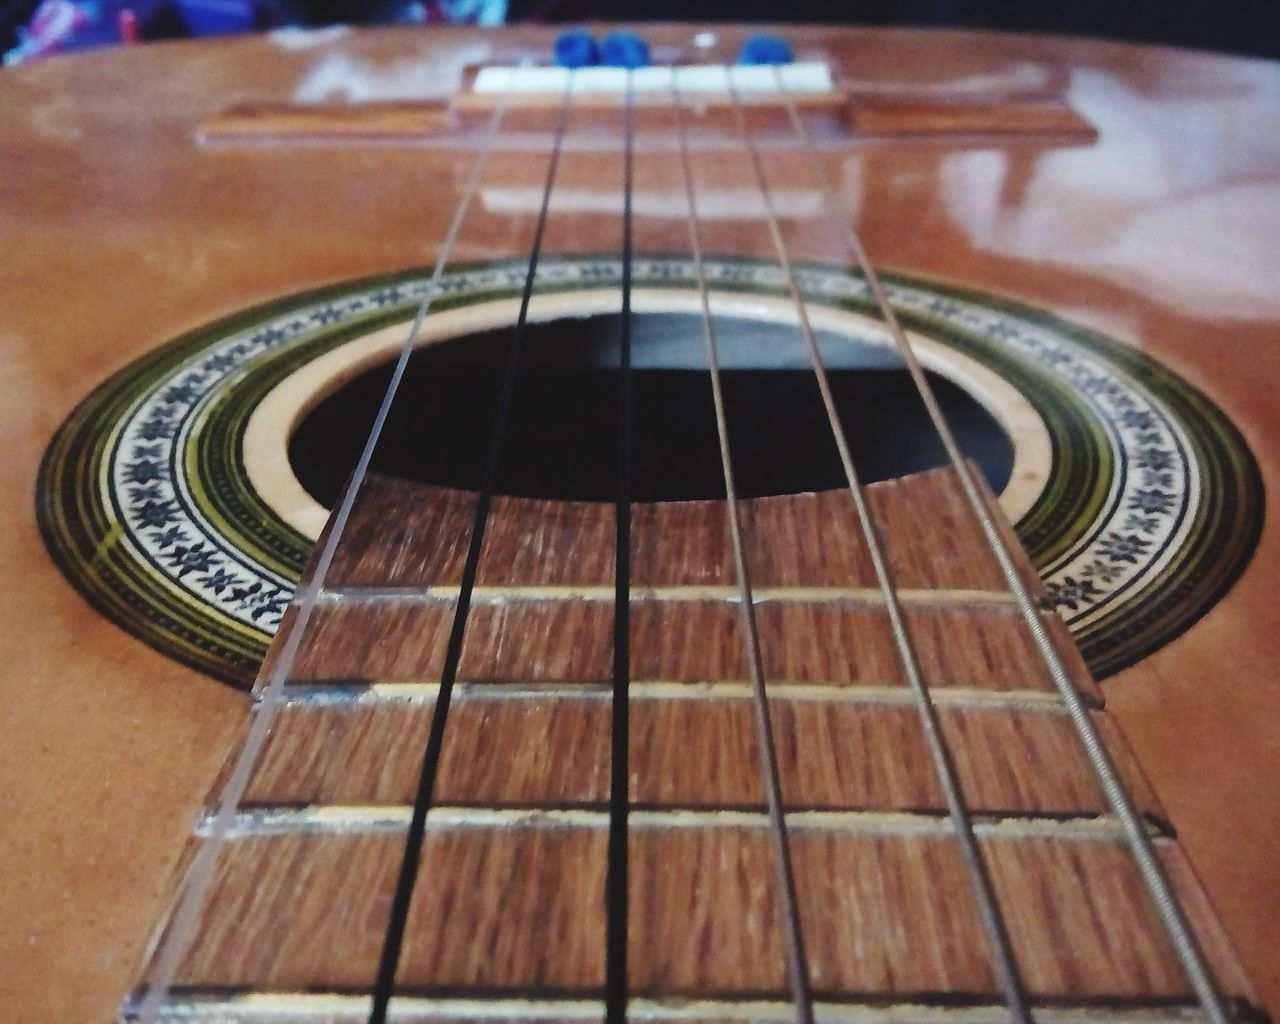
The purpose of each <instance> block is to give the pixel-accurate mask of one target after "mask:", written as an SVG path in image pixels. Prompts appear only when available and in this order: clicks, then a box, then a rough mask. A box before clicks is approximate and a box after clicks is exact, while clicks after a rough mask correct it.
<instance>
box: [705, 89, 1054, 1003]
mask: <svg viewBox="0 0 1280 1024" xmlns="http://www.w3.org/2000/svg"><path fill="white" fill-rule="evenodd" d="M780 77H781V76H779V78H780ZM729 96H730V99H731V101H732V104H733V112H734V120H735V124H736V126H737V129H738V133H739V135H740V136H741V137H742V140H743V143H744V144H745V146H746V150H747V154H748V156H749V158H750V162H751V166H752V168H753V170H754V173H755V178H756V181H757V183H758V185H759V188H760V194H761V197H762V199H763V201H764V208H765V215H766V218H767V221H768V226H769V234H770V236H771V237H772V239H773V245H774V249H775V250H776V251H777V255H778V261H779V263H780V264H781V266H782V271H783V275H784V277H785V278H786V281H787V288H788V290H789V291H790V294H791V300H792V304H793V305H794V306H795V310H796V314H797V316H798V318H799V323H800V333H801V336H802V337H803V339H804V344H805V348H806V350H807V352H808V355H809V361H810V362H811V364H812V365H813V371H814V376H815V378H816V380H817V384H818V390H819V392H820V393H821V396H822V404H823V407H824V408H825V410H826V414H827V420H828V422H829V424H830V426H831V432H832V437H833V438H834V440H835V444H836V449H837V451H838V452H839V455H840V463H841V465H842V466H843V468H844V473H845V478H846V480H847V481H848V485H849V493H850V494H851V495H852V497H853V502H854V507H855V508H856V510H857V514H858V522H859V524H860V526H861V529H862V533H863V537H864V538H865V539H866V542H867V550H868V553H869V554H870V556H871V564H872V566H873V567H874V569H875V574H876V579H877V581H878V583H879V586H880V590H881V592H882V593H883V595H884V602H885V610H886V612H887V613H888V616H889V623H890V628H891V629H892V631H893V638H894V643H895V645H896V647H897V650H898V655H899V658H900V659H901V661H902V666H903V669H904V671H905V673H906V676H907V682H908V685H909V686H910V688H911V693H912V697H913V698H914V700H915V704H916V709H917V711H918V713H919V716H920V724H921V727H922V731H923V732H924V736H925V741H926V743H927V744H928V747H929V754H930V757H931V759H932V760H933V764H934V769H935V772H936V774H937V776H938V781H939V783H940V784H941V786H942V791H943V796H944V798H945V800H946V804H947V813H948V815H949V816H950V818H951V823H952V827H953V828H954V830H955V833H956V839H957V841H958V843H959V846H960V853H961V856H962V857H963V858H964V862H965V867H966V868H967V870H968V874H969V879H970V883H971V884H972V886H973V895H974V899H975V902H976V904H977V909H978V915H979V918H980V919H981V921H982V926H983V930H984V932H985V933H986V936H987V942H988V945H989V946H990V951H991V955H992V964H993V966H994V968H995V972H996V977H997V980H998V982H999V984H1000V987H1001V988H1002V989H1003V991H1004V995H1005V1004H1006V1005H1007V1006H1008V1007H1009V1012H1010V1014H1011V1015H1012V1017H1013V1019H1014V1021H1015V1022H1017V1024H1030V1021H1031V1011H1030V1009H1029V1007H1028V1005H1027V999H1026V993H1025V991H1024V990H1023V985H1022V979H1021V978H1020V976H1019V974H1018V968H1017V964H1016V961H1015V960H1014V956H1013V948H1012V944H1011V942H1010V941H1009V933H1008V929H1007V927H1006V926H1005V922H1004V918H1003V916H1002V915H1001V913H1000V908H999V906H998V905H997V903H996V899H995V892H994V889H993V887H992V883H991V876H990V872H989V870H988V868H987V864H986V861H985V860H984V858H983V856H982V852H981V850H980V849H979V848H978V842H977V839H976V838H975V837H974V834H973V823H972V821H971V820H970V818H969V812H968V809H967V808H966V807H965V803H964V797H963V794H962V793H961V790H960V784H959V781H958V779H957V778H956V772H955V765H954V763H953V761H952V757H951V752H950V750H949V749H948V746H947V743H946V740H945V739H944V738H943V735H942V727H941V724H940V722H939V721H938V712H937V709H936V707H935V706H934V703H933V698H932V696H931V695H930V693H929V686H928V684H927V683H926V682H925V680H924V675H923V673H921V671H920V664H919V660H918V659H917V657H916V652H915V647H914V645H913V644H912V641H911V635H910V633H909V632H908V631H907V627H906V621H905V619H904V617H903V614H902V606H901V604H900V603H899V601H898V593H897V589H896V587H895V584H894V582H893V579H892V575H891V573H890V570H889V565H888V561H887V559H886V558H885V556H884V550H883V546H882V544H881V541H880V536H879V531H878V530H877V528H876V525H875V522H874V521H873V519H872V517H871V513H870V509H869V508H868V506H867V501H866V497H865V495H864V494H863V490H862V484H861V481H860V480H859V478H858V473H857V470H856V468H855V467H854V464H853V457H852V454H851V453H850V451H849V443H848V439H847V437H846V436H845V431H844V426H843V424H842V423H841V421H840V416H839V413H838V412H837V410H836V405H835V399H834V397H833V396H832V393H831V386H830V382H829V381H828V378H827V372H826V368H825V366H824V365H823V363H822V356H821V354H820V353H819V351H818V346H817V342H816V340H815V338H814V334H813V327H812V325H811V324H810V322H809V314H808V309H807V306H806V304H805V300H804V296H803V294H802V293H801V291H800V288H799V286H798V284H797V283H796V278H795V272H794V268H793V267H792V265H791V259H790V256H789V255H788V253H787V247H786V243H785V242H784V240H783V237H782V230H781V228H780V227H779V225H778V217H777V214H776V212H775V210H774V207H773V200H772V197H771V195H770V192H769V184H768V179H767V178H766V176H765V173H764V166H763V164H762V162H761V160H760V153H759V150H758V149H757V147H756V144H755V140H754V139H753V138H752V136H751V134H750V133H749V132H748V131H747V126H746V119H745V117H744V115H743V110H742V104H741V103H740V102H739V99H738V93H737V90H736V89H735V88H734V86H733V83H732V82H730V83H729Z"/></svg>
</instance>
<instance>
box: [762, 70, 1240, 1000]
mask: <svg viewBox="0 0 1280 1024" xmlns="http://www.w3.org/2000/svg"><path fill="white" fill-rule="evenodd" d="M774 76H775V79H776V82H777V88H778V92H779V94H780V95H781V96H782V97H783V100H784V103H785V105H786V108H787V116H788V118H789V120H790V122H791V126H792V130H793V131H794V132H795V134H796V135H797V137H798V138H799V139H800V140H801V141H802V143H803V146H804V148H805V150H806V151H807V153H808V157H809V162H810V164H811V166H812V168H813V171H814V173H815V175H816V177H817V179H818V182H819V184H820V187H821V189H822V192H823V195H824V196H825V198H826V201H827V203H828V205H829V206H830V207H832V208H833V210H832V212H833V214H834V220H836V221H837V222H838V223H839V225H840V228H841V229H842V230H841V232H840V233H841V234H842V235H843V239H844V244H845V245H846V246H847V247H848V249H849V252H850V254H851V255H852V256H853V258H854V260H855V262H856V263H857V265H858V267H859V268H860V270H861V271H862V275H863V277H864V279H865V280H866V282H867V286H868V287H869V288H870V290H871V293H872V295H873V297H874V299H875V303H876V306H877V308H878V309H879V311H880V316H881V319H882V320H883V321H884V324H885V326H886V327H887V329H888V331H889V334H890V336H891V337H892V339H893V343H894V345H895V347H896V348H897V350H898V352H899V353H900V355H901V356H902V359H903V361H904V362H905V364H906V366H907V370H908V372H909V373H910V375H911V379H912V381H913V382H914V384H915V387H916V391H917V393H918V394H919V395H920V398H921V400H922V401H923V402H924V405H925V408H926V410H927V411H928V414H929V418H930V420H931V421H932V422H933V426H934V429H935V430H936V431H937V433H938V437H939V438H940V440H941V441H942V444H943V447H944V449H945V450H946V453H947V458H948V460H949V462H950V464H951V466H952V467H953V469H954V470H955V472H956V474H957V476H958V477H959V480H960V484H961V488H962V489H963V491H964V494H965V498H966V501H967V503H968V504H969V506H970V507H971V508H972V510H973V512H974V514H975V515H976V517H977V519H978V522H979V524H980V526H981V529H982V532H983V535H984V537H985V538H986V541H987V543H988V545H989V546H990V548H991V550H992V552H993V554H994V555H995V558H996V562H997V564H998V565H999V566H1000V571H1001V573H1002V575H1003V576H1004V578H1005V581H1006V583H1007V585H1008V587H1009V589H1010V591H1011V592H1012V593H1013V596H1014V600H1015V602H1016V603H1017V605H1018V609H1019V611H1020V613H1021V614H1022V617H1023V619H1024V621H1025V622H1026V625H1027V628H1028V630H1029V631H1030V633H1031V636H1032V638H1033V640H1034V641H1035V645H1036V648H1037V649H1038V651H1039V653H1040V656H1041V658H1042V660H1043V662H1044V664H1045V667H1046V668H1047V669H1048V671H1049V675H1050V677H1051V678H1052V680H1053V683H1054V686H1055V687H1056V688H1057V690H1058V692H1059V694H1060V695H1061V697H1062V701H1063V703H1064V704H1065V706H1066V708H1067V711H1068V714H1069V715H1070V717H1071V721H1072V723H1073V724H1074V726H1075V729H1076V733H1077V736H1078V737H1079V739H1080V743H1081V746H1082V747H1083V748H1084V751H1085V754H1086V756H1087V757H1088V759H1089V763H1090V765H1091V767H1092V769H1093V772H1094V774H1095V776H1096V777H1097V779H1098V782H1099V785H1100V787H1101V789H1102V791H1103V794H1104V796H1105V797H1106V800H1107V803H1108V805H1109V806H1110V808H1111V811H1112V813H1113V814H1114V815H1115V816H1116V818H1117V819H1118V821H1119V822H1120V825H1121V829H1122V831H1123V832H1124V835H1125V839H1126V841H1127V843H1128V846H1129V850H1130V853H1131V855H1132V856H1133V859H1134V862H1135V864H1136V865H1137V867H1138V871H1139V873H1140V874H1141V876H1142V879H1143V882H1144V884H1145V886H1146V888H1147V893H1148V896H1149V897H1150V899H1151V901H1152V903H1153V905H1154V906H1155V909H1156V912H1157V914H1158V915H1159V917H1160V919H1161V922H1162V924H1163V926H1164V929H1165V932H1166V934H1167V935H1168V938H1169V940H1170V942H1171V943H1172V945H1173V948H1174V952H1175V954H1176V956H1177V957H1178V960H1179V962H1180V963H1181V965H1182V968H1183V971H1184V972H1185V974H1186V976H1187V980H1188V981H1189V982H1190V983H1191V986H1192V988H1193V990H1194V991H1195V993H1196V997H1197V998H1198V999H1199V1001H1200V1004H1201V1006H1202V1008H1203V1009H1204V1011H1205V1013H1206V1015H1207V1016H1208V1017H1209V1020H1210V1022H1211V1024H1227V1022H1228V1021H1229V1020H1230V1014H1229V1012H1228V1010H1227V1007H1226V1003H1225V1001H1224V999H1223V996H1222V993H1221V991H1220V990H1219V988H1218V985H1217V982H1216V981H1215V979H1214V975H1213V971H1212V970H1211V968H1210V967H1209V964H1208V961H1207V959H1206V957H1205V955H1204V952H1203V950H1202V949H1201V948H1200V945H1199V943H1198V941H1197V940H1196V937H1195V934H1194V932H1193V931H1192V929H1191V925H1190V923H1189V921H1188V920H1187V917H1186V913H1185V911H1184V910H1183V908H1182V905H1181V901H1180V900H1179V899H1178V897H1177V895H1176V893H1175V892H1174V889H1173V886H1172V885H1171V884H1170V882H1169V878H1168V876H1167V874H1166V873H1165V870H1164V868H1163V867H1162V865H1161V864H1160V860H1159V858H1158V857H1157V855H1156V852H1155V849H1154V847H1153V846H1152V842H1151V838H1150V836H1148V834H1147V831H1146V828H1145V827H1144V826H1143V821H1142V815H1141V813H1140V812H1139V811H1138V809H1137V807H1136V805H1135V804H1134V802H1133V798H1132V797H1131V796H1130V794H1129V792H1128V790H1127V789H1126V787H1125V785H1124V783H1123V781H1122V780H1121V778H1120V773H1119V771H1118V770H1117V769H1116V766H1115V763H1114V762H1113V761H1112V760H1111V756H1110V754H1109V753H1108V752H1107V749H1106V746H1105V745H1104V743H1103V742H1102V738H1101V737H1100V736H1099V734H1098V730H1097V728H1096V726H1095V725H1094V723H1093V720H1092V718H1091V717H1090V715H1089V711H1088V708H1087V707H1086V706H1085V703H1084V700H1083V699H1082V698H1081V696H1080V693H1079V691H1078V690H1077V689H1076V687H1075V685H1074V684H1073V683H1072V681H1071V677H1070V675H1069V673H1068V672H1067V669H1066V666H1065V665H1064V663H1063V661H1062V658H1061V656H1060V655H1059V654H1058V651H1057V648H1056V647H1055V646H1054V644H1053V641H1052V640H1051V639H1050V637H1049V634H1048V632H1047V631H1046V629H1045V626H1044V623H1043V621H1042V620H1041V618H1040V613H1039V611H1038V609H1037V607H1036V604H1035V601H1034V599H1033V598H1032V597H1031V594H1030V592H1029V591H1028V589H1027V586H1026V583H1025V581H1024V580H1023V579H1022V576H1021V574H1020V573H1019V571H1018V567H1017V565H1016V564H1015V562H1014V561H1013V557H1012V556H1011V555H1010V553H1009V549H1008V547H1007V546H1006V544H1005V541H1004V538H1003V537H1002V536H1001V533H1000V528H999V526H998V525H997V524H996V521H995V520H994V519H993V517H992V515H991V512H990V510H989V509H988V508H987V504H986V502H985V501H984V500H983V499H982V496H981V494H980V493H979V491H978V487H977V484H976V482H975V480H974V478H973V471H972V469H971V468H970V466H969V463H968V462H967V461H966V460H965V458H964V455H963V453H962V452H961V451H960V446H959V444H958V442H957V441H956V438H955V435H954V433H953V432H952V430H951V427H950V424H948V422H947V419H946V417H945V416H944V415H943V412H942V408H941V407H940V406H939V405H938V401H937V398H936V396H935V395H934V393H933V388H932V387H931V386H930V384H929V382H928V380H926V378H925V376H924V371H923V369H922V368H921V365H920V361H919V359H918V358H917V356H916V354H915V349H914V347H913V346H912V344H911V342H910V340H909V339H908V338H907V335H906V332H905V331H904V330H903V329H902V325H901V323H900V322H899V320H898V317H897V314H896V313H895V312H894V310H893V307H892V305H890V303H889V298H888V294H887V293H886V291H885V288H884V285H883V283H882V282H881V281H880V276H879V274H877V273H876V271H875V268H874V267H873V266H872V264H871V260H870V257H869V256H868V255H867V251H866V248H865V247H864V246H863V244H862V240H861V238H860V237H859V236H858V232H857V231H856V230H855V228H854V226H853V224H854V219H853V216H852V212H851V211H850V210H849V209H848V208H847V206H846V205H845V203H844V201H843V199H842V198H841V197H840V195H839V193H838V192H837V190H836V189H834V188H833V187H832V184H831V180H830V178H829V177H828V175H827V172H826V168H825V167H823V165H822V159H821V157H820V155H819V153H818V151H817V147H816V145H815V144H814V141H813V136H812V134H811V133H810V131H809V129H808V128H807V126H806V125H805V124H804V120H803V118H802V117H801V116H800V112H799V110H798V108H797V105H796V101H795V97H794V96H793V95H792V94H791V92H790V90H789V89H788V88H787V85H786V83H785V81H784V80H783V78H782V75H781V73H780V72H779V71H778V70H777V68H776V67H775V68H774Z"/></svg>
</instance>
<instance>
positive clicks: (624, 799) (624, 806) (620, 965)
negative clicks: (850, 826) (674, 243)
mask: <svg viewBox="0 0 1280 1024" xmlns="http://www.w3.org/2000/svg"><path fill="white" fill-rule="evenodd" d="M632 84H633V83H632V72H631V70H630V69H628V70H627V88H626V96H625V99H624V105H623V157H622V159H623V169H622V184H623V187H622V323H621V325H620V329H619V338H618V340H619V352H618V394H617V404H618V419H617V431H618V451H617V470H618V477H617V486H618V493H617V498H616V501H615V502H614V524H615V537H614V542H615V552H614V571H613V582H614V595H613V609H614V610H613V697H612V705H611V708H610V713H611V719H612V721H611V724H610V751H609V846H608V863H607V867H606V875H605V906H606V913H607V925H606V933H605V1021H606V1024H624V1022H625V1021H626V1019H627V824H628V820H627V819H628V809H629V793H628V786H629V783H630V767H629V753H630V752H629V749H628V748H629V739H630V700H631V696H630V684H631V255H632V237H631V193H632V184H633V175H634V152H633V147H634V141H635V111H634V109H633V107H632V100H633V97H632Z"/></svg>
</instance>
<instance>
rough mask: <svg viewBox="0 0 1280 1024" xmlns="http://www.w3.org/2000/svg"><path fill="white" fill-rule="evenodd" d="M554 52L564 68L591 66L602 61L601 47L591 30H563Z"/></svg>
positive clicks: (558, 63) (557, 39)
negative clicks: (592, 35)
mask: <svg viewBox="0 0 1280 1024" xmlns="http://www.w3.org/2000/svg"><path fill="white" fill-rule="evenodd" d="M552 52H553V53H554V54H555V59H556V64H557V65H558V66H559V67H562V68H591V67H595V66H596V65H597V64H599V63H600V48H599V47H598V46H596V41H595V40H594V39H592V38H591V33H590V32H583V31H581V30H578V31H574V32H561V33H560V34H559V35H558V36H556V42H555V47H554V49H553V50H552Z"/></svg>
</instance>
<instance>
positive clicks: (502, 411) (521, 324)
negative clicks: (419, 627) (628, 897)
mask: <svg viewBox="0 0 1280 1024" xmlns="http://www.w3.org/2000/svg"><path fill="white" fill-rule="evenodd" d="M573 83H574V74H573V71H572V70H571V71H570V72H569V75H568V77H567V79H566V81H565V90H564V97H563V99H562V100H561V103H560V113H559V120H558V121H557V124H556V134H555V139H554V141H553V142H552V147H551V157H550V159H549V160H548V162H547V174H546V181H545V183H544V185H543V192H542V205H541V207H540V209H539V211H538V223H537V227H536V228H535V229H534V234H533V244H532V247H531V251H530V254H529V269H528V272H527V273H526V275H525V281H524V291H523V293H522V294H521V296H520V313H519V316H518V317H517V319H516V323H515V326H514V327H512V329H511V352H510V354H509V355H508V357H507V367H506V370H505V372H504V374H503V378H502V388H501V391H500V392H499V396H498V409H497V413H496V415H495V416H494V421H493V427H492V432H491V434H490V437H489V448H488V452H487V454H486V457H485V466H484V475H483V476H482V478H481V481H482V482H481V486H480V496H479V498H478V499H477V501H476V511H475V518H474V521H473V522H472V526H471V540H470V542H469V544H468V546H467V557H466V561H465V562H464V564H463V568H462V581H461V583H460V585H459V588H458V603H457V605H456V606H455V608H454V614H453V625H452V627H451V629H450V631H449V641H448V644H447V645H446V647H445V658H444V668H443V670H442V671H441V677H440V689H439V691H438V693H437V696H436V704H435V709H434V714H432V716H431V728H430V731H429V732H428V734H427V745H426V748H425V750H424V751H423V755H422V769H421V773H420V774H419V776H418V790H417V794H416V795H415V797H414V802H413V816H412V818H411V819H410V821H409V829H408V832H407V834H406V836H405V845H404V855H403V858H402V860H401V862H400V873H399V876H398V877H397V880H396V890H395V897H394V899H393V902H392V904H391V914H390V917H389V919H388V922H387V932H386V938H385V940H384V943H383V947H382V955H381V957H380V959H379V962H378V976H377V980H376V982H375V985H374V990H373V1008H372V1010H371V1011H370V1013H369V1024H384V1022H385V1021H386V1019H387V1010H388V1007H389V1004H390V1002H391V997H392V995H393V993H394V990H395V983H396V969H397V968H398V966H399V963H400V952H401V949H402V947H403V945H404V933H405V928H406V926H407V925H408V921H409V907H410V903H411V902H412V899H413V890H414V886H415V885H416V883H417V878H418V865H419V863H420V861H421V858H422V847H423V841H424V838H425V835H426V829H427V814H428V812H429V811H430V809H431V801H432V796H433V794H434V791H435V782H436V776H437V775H438V773H439V768H440V751H441V748H442V746H443V744H444V730H445V726H446V724H447V722H448V718H449V707H450V702H451V700H452V697H453V684H454V682H455V681H456V680H457V677H458V665H459V663H460V662H461V660H462V642H463V640H464V639H465V637H466V628H467V616H468V613H469V612H470V610H471V595H472V592H473V591H474V589H475V583H476V575H477V573H478V571H479V567H480V552H481V549H482V548H483V546H484V535H485V528H486V526H487V525H488V521H489V509H490V506H491V505H492V503H493V492H494V490H495V487H496V485H497V480H498V467H499V465H500V463H501V459H502V442H503V439H504V437H505V435H506V427H507V420H508V418H509V416H510V411H511V398H512V395H513V394H514V392H515V383H516V375H517V372H518V370H519V368H520V356H521V353H522V351H523V349H524V338H525V325H526V323H527V321H528V316H529V301H530V299H531V298H532V296H533V286H534V279H535V277H536V276H537V272H538V258H539V256H540V255H541V252H542V238H543V234H544V232H545V230H546V226H547V214H548V211H549V209H550V206H551V190H552V188H553V187H554V185H555V178H556V170H557V168H558V167H559V165H560V149H561V143H562V142H563V140H564V130H565V125H566V124H567V123H568V117H569V105H570V101H571V100H572V97H573Z"/></svg>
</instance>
